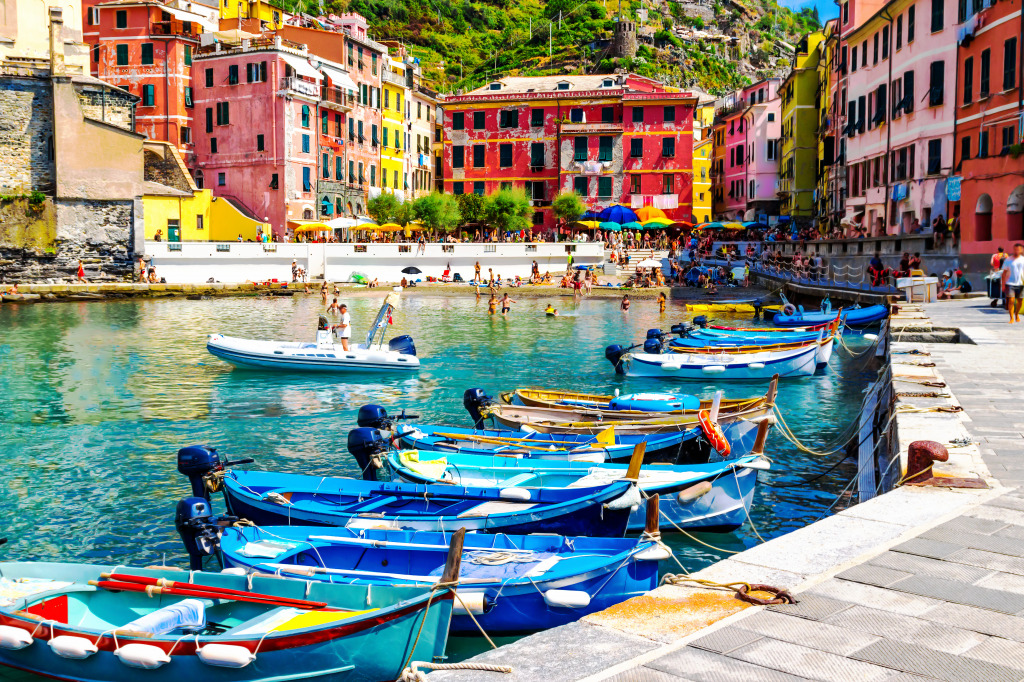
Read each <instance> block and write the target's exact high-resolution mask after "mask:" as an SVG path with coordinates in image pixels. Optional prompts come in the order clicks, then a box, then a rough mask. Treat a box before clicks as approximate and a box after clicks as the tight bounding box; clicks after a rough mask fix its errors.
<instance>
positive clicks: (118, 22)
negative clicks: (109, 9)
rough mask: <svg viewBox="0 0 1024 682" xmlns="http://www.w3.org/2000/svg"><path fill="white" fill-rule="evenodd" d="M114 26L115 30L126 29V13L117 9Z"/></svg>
mask: <svg viewBox="0 0 1024 682" xmlns="http://www.w3.org/2000/svg"><path fill="white" fill-rule="evenodd" d="M114 26H116V27H117V28H128V11H127V10H123V9H119V10H117V12H116V14H115V16H114Z"/></svg>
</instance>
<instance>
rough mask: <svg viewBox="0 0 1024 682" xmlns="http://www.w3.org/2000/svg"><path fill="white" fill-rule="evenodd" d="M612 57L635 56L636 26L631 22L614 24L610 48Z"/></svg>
mask: <svg viewBox="0 0 1024 682" xmlns="http://www.w3.org/2000/svg"><path fill="white" fill-rule="evenodd" d="M612 56H613V57H635V56H636V24H635V23H634V22H632V21H617V22H616V23H615V42H614V45H613V48H612Z"/></svg>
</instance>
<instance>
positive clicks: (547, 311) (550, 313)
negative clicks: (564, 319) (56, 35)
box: [544, 303, 558, 317]
mask: <svg viewBox="0 0 1024 682" xmlns="http://www.w3.org/2000/svg"><path fill="white" fill-rule="evenodd" d="M544 314H545V315H547V316H548V317H558V311H557V310H555V306H553V305H551V304H550V303H548V307H547V308H545V309H544Z"/></svg>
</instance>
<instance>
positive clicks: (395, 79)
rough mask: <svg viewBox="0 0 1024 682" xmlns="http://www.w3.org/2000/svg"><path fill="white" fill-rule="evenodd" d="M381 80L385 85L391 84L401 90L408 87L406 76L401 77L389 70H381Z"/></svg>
mask: <svg viewBox="0 0 1024 682" xmlns="http://www.w3.org/2000/svg"><path fill="white" fill-rule="evenodd" d="M380 79H381V80H382V81H384V82H385V83H391V84H392V85H396V86H398V87H400V88H404V87H406V84H405V76H400V75H398V74H397V73H391V71H389V70H388V69H381V72H380Z"/></svg>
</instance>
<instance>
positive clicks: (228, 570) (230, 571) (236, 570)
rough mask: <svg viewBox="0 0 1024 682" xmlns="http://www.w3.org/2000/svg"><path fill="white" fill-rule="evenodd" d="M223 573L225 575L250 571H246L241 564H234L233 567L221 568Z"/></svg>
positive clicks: (243, 573) (242, 573) (244, 573)
mask: <svg viewBox="0 0 1024 682" xmlns="http://www.w3.org/2000/svg"><path fill="white" fill-rule="evenodd" d="M221 573H223V574H224V575H246V574H247V573H248V571H246V570H245V569H244V568H242V567H241V566H232V567H231V568H225V569H223V570H221Z"/></svg>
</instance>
